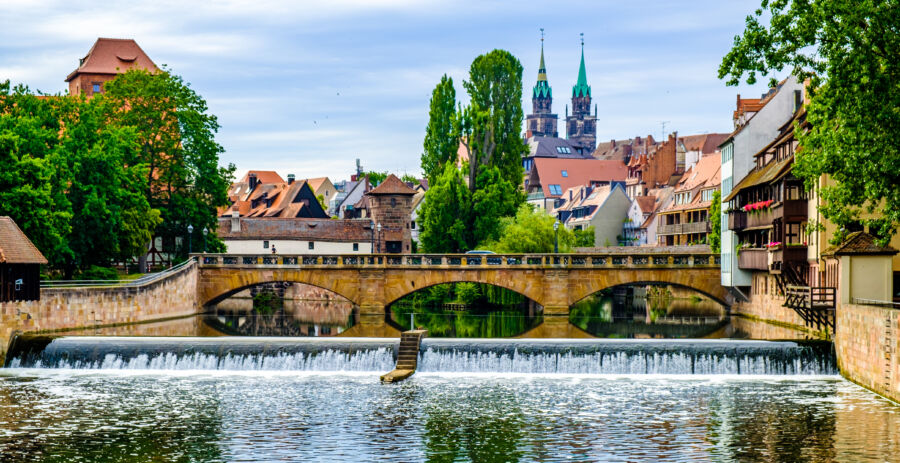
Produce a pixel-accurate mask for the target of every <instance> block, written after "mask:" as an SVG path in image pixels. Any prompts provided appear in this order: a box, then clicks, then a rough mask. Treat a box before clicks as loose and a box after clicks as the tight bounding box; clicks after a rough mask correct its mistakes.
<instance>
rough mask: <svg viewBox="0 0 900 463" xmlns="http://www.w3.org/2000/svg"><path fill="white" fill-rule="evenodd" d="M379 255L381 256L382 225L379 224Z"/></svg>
mask: <svg viewBox="0 0 900 463" xmlns="http://www.w3.org/2000/svg"><path fill="white" fill-rule="evenodd" d="M378 253H379V254H381V224H380V223H379V224H378Z"/></svg>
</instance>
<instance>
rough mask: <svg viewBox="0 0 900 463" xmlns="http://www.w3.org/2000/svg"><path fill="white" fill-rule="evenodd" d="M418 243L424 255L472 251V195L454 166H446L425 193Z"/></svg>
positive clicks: (449, 164)
mask: <svg viewBox="0 0 900 463" xmlns="http://www.w3.org/2000/svg"><path fill="white" fill-rule="evenodd" d="M423 201H424V203H423V204H422V212H421V219H420V221H419V222H420V224H421V226H422V232H421V234H420V235H419V241H420V242H421V245H422V247H423V248H424V250H425V252H441V253H452V252H461V251H467V250H469V244H468V243H470V242H472V239H471V235H472V233H471V232H472V230H471V227H469V226H468V216H466V215H465V214H464V213H465V211H468V210H469V203H470V202H471V201H470V194H469V190H468V189H467V188H466V185H465V180H463V177H462V173H461V172H460V170H459V169H457V168H456V165H455V164H452V163H447V164H446V165H445V166H444V172H443V173H442V174H441V175H440V176H438V177H437V179H436V180H435V182H434V184H432V185H430V186H429V188H428V191H427V192H426V193H425V198H424V200H423Z"/></svg>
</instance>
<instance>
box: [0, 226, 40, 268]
mask: <svg viewBox="0 0 900 463" xmlns="http://www.w3.org/2000/svg"><path fill="white" fill-rule="evenodd" d="M0 263H4V264H46V263H47V259H45V258H44V255H43V254H41V251H38V248H36V247H35V246H34V243H32V242H31V240H29V239H28V237H27V236H25V233H23V232H22V230H21V229H20V228H19V226H18V225H16V223H15V222H14V221H13V219H12V218H11V217H6V216H0Z"/></svg>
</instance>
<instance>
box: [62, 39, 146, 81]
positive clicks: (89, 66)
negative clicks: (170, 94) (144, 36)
mask: <svg viewBox="0 0 900 463" xmlns="http://www.w3.org/2000/svg"><path fill="white" fill-rule="evenodd" d="M131 68H139V69H146V70H148V71H151V72H154V71H156V70H157V69H158V68H157V67H156V64H153V60H151V59H150V57H149V56H147V54H146V53H144V50H142V49H141V47H140V46H139V45H138V44H137V42H135V41H134V40H133V39H107V38H102V37H101V38H99V39H97V41H96V42H94V45H93V46H92V47H91V49H90V51H88V53H87V55H85V57H84V58H82V59H81V63H80V64H79V65H78V69H76V70H74V71H72V72H71V73H70V74H69V75H68V76H67V77H66V82H69V81H71V80H72V79H74V78H75V76H77V75H78V74H122V73H125V72H126V71H128V70H129V69H131Z"/></svg>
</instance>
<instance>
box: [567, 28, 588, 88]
mask: <svg viewBox="0 0 900 463" xmlns="http://www.w3.org/2000/svg"><path fill="white" fill-rule="evenodd" d="M584 96H591V86H590V85H588V84H587V71H586V70H585V68H584V33H582V34H581V66H579V67H578V82H577V83H575V86H574V87H572V98H578V97H584Z"/></svg>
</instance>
